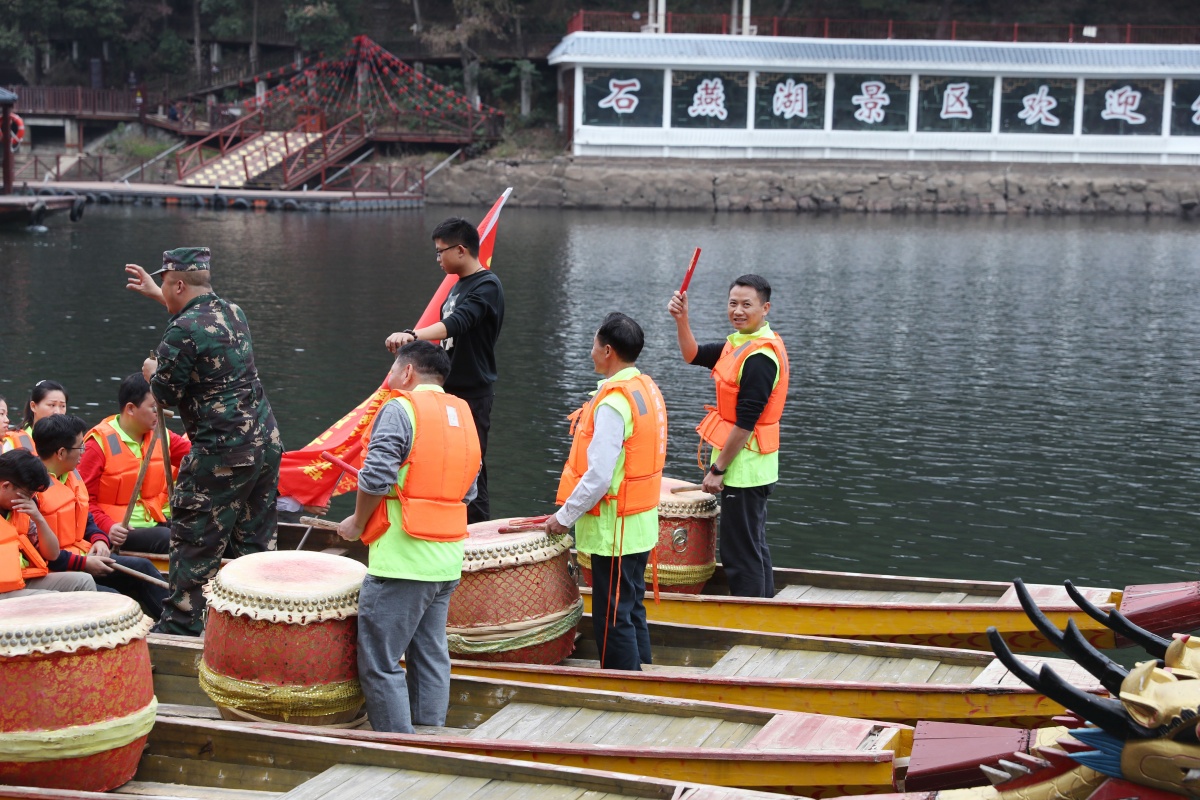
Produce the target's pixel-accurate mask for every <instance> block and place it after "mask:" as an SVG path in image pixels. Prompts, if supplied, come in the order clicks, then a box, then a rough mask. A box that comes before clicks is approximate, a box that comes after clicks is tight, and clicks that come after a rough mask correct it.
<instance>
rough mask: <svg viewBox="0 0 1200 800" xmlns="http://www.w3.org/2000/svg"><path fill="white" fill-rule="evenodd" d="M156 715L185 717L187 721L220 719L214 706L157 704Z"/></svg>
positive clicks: (219, 714)
mask: <svg viewBox="0 0 1200 800" xmlns="http://www.w3.org/2000/svg"><path fill="white" fill-rule="evenodd" d="M158 713H159V714H162V715H163V716H164V717H186V718H188V719H221V712H220V711H218V710H217V707H216V706H189V705H180V704H177V703H159V704H158Z"/></svg>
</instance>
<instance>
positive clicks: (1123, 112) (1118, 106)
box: [1100, 86, 1146, 125]
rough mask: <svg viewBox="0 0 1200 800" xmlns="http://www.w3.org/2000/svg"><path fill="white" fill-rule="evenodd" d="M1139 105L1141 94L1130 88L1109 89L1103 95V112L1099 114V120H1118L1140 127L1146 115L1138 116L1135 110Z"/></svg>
mask: <svg viewBox="0 0 1200 800" xmlns="http://www.w3.org/2000/svg"><path fill="white" fill-rule="evenodd" d="M1141 103H1142V93H1141V92H1139V91H1138V90H1137V89H1134V88H1133V87H1132V86H1122V87H1121V88H1120V89H1109V90H1108V91H1107V92H1105V93H1104V110H1103V111H1101V112H1100V119H1119V120H1124V121H1125V122H1128V123H1129V124H1130V125H1141V124H1142V123H1144V122H1145V121H1146V115H1145V114H1139V113H1138V110H1137V107H1138V106H1139V105H1141Z"/></svg>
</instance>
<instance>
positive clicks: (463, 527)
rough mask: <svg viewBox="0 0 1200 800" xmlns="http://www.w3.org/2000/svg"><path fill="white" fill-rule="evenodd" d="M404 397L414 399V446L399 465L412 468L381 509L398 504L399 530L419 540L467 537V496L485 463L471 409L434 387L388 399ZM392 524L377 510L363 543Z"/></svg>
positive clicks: (442, 540)
mask: <svg viewBox="0 0 1200 800" xmlns="http://www.w3.org/2000/svg"><path fill="white" fill-rule="evenodd" d="M400 398H404V399H405V400H407V401H408V402H409V403H410V408H412V413H413V420H412V424H413V439H412V446H411V447H410V448H409V452H408V458H406V459H405V460H404V463H403V464H401V465H400V469H401V470H404V468H405V467H407V468H408V470H407V472H406V473H405V475H404V480H403V482H402V483H397V485H396V490H395V491H396V496H395V497H393V496H389V497H388V498H387V499H386V500H384V502H383V503H380V504H379V509H384V507H385V506H387V505H389V504H392V505H394V504H396V503H399V505H400V514H399V519H400V528H401V530H403V532H404V533H406V534H408V535H409V536H412V537H414V538H416V539H425V540H427V541H431V542H459V541H462V540H463V539H466V538H467V505H466V503H464V502H463V501H462V500H463V497H465V496H466V494H467V492H469V491H470V490H471V484H473V483H474V482H475V476H476V475H477V474H478V473H479V465H480V463H481V462H482V453H481V449H480V446H479V432H478V431H477V430H476V429H475V420H474V418H473V417H472V416H471V407H470V406H468V405H467V404H466V401H464V400H462V399H461V398H458V397H455V396H454V395H450V394H446V393H445V392H430V391H423V392H401V393H400V394H399V397H397V398H396V399H395V400H393V401H389V402H400ZM402 405H403V404H402ZM405 413H407V411H406V412H405ZM395 518H396V517H395V515H393V519H395ZM381 521H382V524H381ZM388 528H389V525H388V523H387V513H386V511H379V510H377V511H376V515H375V516H373V517H372V521H371V523H370V524H368V525H367V530H366V531H364V532H363V537H362V540H363V542H364V543H366V544H370V543H371V542H373V541H375V540H376V539H378V538H379V537H380V536H382V535H383V534H384V533H386V532H387V530H388Z"/></svg>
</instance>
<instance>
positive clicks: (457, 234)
mask: <svg viewBox="0 0 1200 800" xmlns="http://www.w3.org/2000/svg"><path fill="white" fill-rule="evenodd" d="M431 238H432V239H434V240H435V241H436V240H438V239H441V240H442V241H443V242H445V243H446V244H448V245H450V246H455V245H460V244H461V245H462V246H463V247H465V248H467V252H468V253H470V254H471V256H472V257H473V258H479V230H478V229H477V228H476V227H475V226H474V225H472V224H471V223H470V222H467V221H466V220H465V219H463V218H462V217H450V219H444V220H442V221H441V222H439V223H438V226H437V227H436V228H434V229H433V236H432V237H431Z"/></svg>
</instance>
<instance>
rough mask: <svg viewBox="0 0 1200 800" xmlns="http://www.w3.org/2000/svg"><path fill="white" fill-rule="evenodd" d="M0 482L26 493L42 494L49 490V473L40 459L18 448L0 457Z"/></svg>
mask: <svg viewBox="0 0 1200 800" xmlns="http://www.w3.org/2000/svg"><path fill="white" fill-rule="evenodd" d="M0 481H8V482H10V483H12V484H13V485H14V486H17V487H19V488H21V489H24V490H25V491H27V492H44V491H46V490H47V489H49V488H50V473H49V472H46V466H45V465H44V464H42V460H41V459H40V458H38V457H37V456H35V455H34V454H33V453H31V452H29V451H28V450H26V449H24V448H20V449H17V450H9V451H8V452H7V453H5V454H4V455H0Z"/></svg>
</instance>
